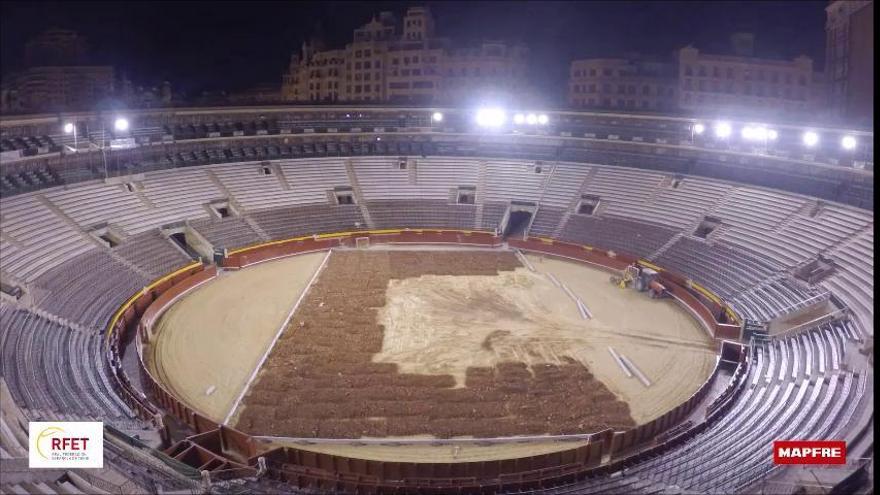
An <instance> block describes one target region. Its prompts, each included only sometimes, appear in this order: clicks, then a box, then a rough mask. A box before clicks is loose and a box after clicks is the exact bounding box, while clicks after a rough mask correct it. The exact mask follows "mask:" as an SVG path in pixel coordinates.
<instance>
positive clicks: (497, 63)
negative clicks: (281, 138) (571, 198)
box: [281, 7, 529, 103]
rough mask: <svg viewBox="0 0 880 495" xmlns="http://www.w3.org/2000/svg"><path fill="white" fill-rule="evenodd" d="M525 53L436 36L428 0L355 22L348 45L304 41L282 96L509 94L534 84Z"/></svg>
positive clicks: (422, 99)
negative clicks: (459, 43)
mask: <svg viewBox="0 0 880 495" xmlns="http://www.w3.org/2000/svg"><path fill="white" fill-rule="evenodd" d="M527 55H528V51H527V49H526V48H525V47H524V46H521V45H510V44H507V43H504V42H497V41H493V42H484V43H482V44H480V45H479V46H477V47H468V48H457V47H454V46H453V44H452V43H451V42H450V40H448V39H446V38H440V37H437V36H436V35H435V32H434V19H433V17H432V16H431V12H430V11H429V10H428V9H427V8H426V7H411V8H409V9H408V10H407V11H406V14H405V15H404V17H403V19H402V20H401V22H398V21H397V18H396V17H395V16H394V14H393V13H391V12H382V13H381V14H379V16H378V17H374V18H373V19H372V20H371V21H370V22H369V23H367V24H365V25H363V26H362V27H360V28H358V29H356V30H355V31H354V34H353V41H352V42H351V43H349V44H347V45H346V46H345V48H342V49H332V50H329V49H326V48H325V47H324V46H323V44H322V43H321V41H320V40H319V39H312V40H311V41H309V42H307V43H304V44H303V46H302V49H301V50H300V52H299V53H298V54H294V55H293V56H291V60H290V65H289V66H288V70H287V73H286V74H284V75H283V78H282V80H283V82H282V88H281V95H282V98H283V100H284V101H291V102H334V101H352V102H355V101H365V102H380V101H381V102H401V103H448V102H454V101H461V98H467V97H475V98H483V99H487V98H491V99H494V100H502V101H503V100H510V99H513V98H515V97H520V96H522V95H523V94H525V93H527V92H528V91H529V89H528V88H529V86H528V83H527V71H526V63H527V61H526V57H527Z"/></svg>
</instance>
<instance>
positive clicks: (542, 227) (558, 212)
mask: <svg viewBox="0 0 880 495" xmlns="http://www.w3.org/2000/svg"><path fill="white" fill-rule="evenodd" d="M564 214H565V211H564V210H562V209H560V208H554V207H552V206H543V204H542V206H541V207H540V208H538V212H537V213H535V219H534V220H533V221H532V226H531V227H530V228H529V235H531V236H534V237H552V236H553V234H554V233H555V232H556V228H557V227H559V222H561V221H562V217H563V215H564Z"/></svg>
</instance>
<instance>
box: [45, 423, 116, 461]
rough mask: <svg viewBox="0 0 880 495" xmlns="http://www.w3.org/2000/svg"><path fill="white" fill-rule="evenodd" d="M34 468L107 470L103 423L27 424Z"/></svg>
mask: <svg viewBox="0 0 880 495" xmlns="http://www.w3.org/2000/svg"><path fill="white" fill-rule="evenodd" d="M28 433H29V442H30V445H29V449H28V466H29V467H31V468H67V467H73V468H102V467H104V423H101V422H100V421H82V422H74V421H68V422H64V421H62V422H51V423H49V422H32V423H29V424H28Z"/></svg>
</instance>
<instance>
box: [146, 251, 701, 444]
mask: <svg viewBox="0 0 880 495" xmlns="http://www.w3.org/2000/svg"><path fill="white" fill-rule="evenodd" d="M322 257H323V254H313V255H303V256H297V257H294V258H289V259H287V260H281V261H277V262H272V263H266V264H262V265H258V266H256V267H253V268H249V269H246V270H242V271H241V272H237V273H231V274H225V275H224V276H223V277H221V278H220V279H219V280H217V281H214V282H212V283H211V284H209V285H208V286H206V287H204V288H201V289H199V290H198V291H197V292H195V293H194V294H191V295H190V296H188V297H187V298H185V299H184V300H182V301H181V302H179V303H177V304H176V305H175V306H174V307H173V308H172V309H171V310H170V311H169V312H168V313H167V314H166V315H165V316H164V317H163V318H162V320H161V321H160V325H161V333H160V339H159V341H158V343H157V346H156V351H157V356H158V357H159V358H160V359H159V360H158V363H159V365H158V366H157V367H158V369H159V371H160V375H161V376H162V378H163V379H164V380H165V381H166V383H169V384H171V386H172V388H173V389H174V391H175V392H176V393H178V394H179V396H181V397H182V398H184V399H185V400H187V401H189V403H190V404H192V405H194V406H195V407H196V408H198V409H199V410H201V411H204V412H205V413H206V414H207V415H209V416H211V417H213V418H215V419H218V420H222V419H223V418H224V417H225V415H226V413H227V412H228V410H229V408H230V406H231V404H232V402H233V401H234V400H235V398H236V396H237V395H238V393H239V392H240V390H241V387H242V386H243V384H244V383H245V382H246V381H247V379H248V377H249V376H250V374H251V372H252V370H253V368H254V366H255V365H256V363H257V362H258V361H259V359H260V357H261V356H262V353H263V352H265V349H266V347H267V346H268V345H269V343H270V342H271V340H272V338H273V337H274V334H275V332H276V331H277V329H278V326H279V325H280V323H281V322H282V321H283V319H284V317H285V316H286V315H287V313H288V311H289V310H290V308H291V307H292V305H293V303H294V302H295V301H296V299H297V298H298V297H299V294H300V293H301V291H302V290H303V287H304V285H305V284H306V283H307V282H308V280H309V279H310V278H311V276H312V275H313V273H314V271H315V269H316V268H317V266H318V265H319V264H320V262H321V259H322ZM529 259H530V260H531V262H532V264H533V265H534V266H535V268H536V269H537V272H538V273H533V272H530V271H529V270H527V269H526V268H524V267H522V266H521V265H520V263H519V261H518V260H517V259H516V258H515V257H514V256H513V254H512V253H510V252H505V251H500V250H458V251H454V250H445V251H444V250H430V251H428V250H426V251H405V250H379V249H371V250H368V251H354V250H336V251H334V253H333V255H332V256H331V257H330V258H329V260H328V263H327V264H326V266H325V267H324V269H323V272H322V273H321V274H320V276H318V278H317V279H316V281H315V283H314V284H313V285H312V286H311V287H310V288H309V290H308V292H307V294H306V295H305V297H304V298H303V300H302V302H301V304H300V306H299V308H298V310H297V312H296V313H295V314H294V316H293V318H292V320H291V324H290V326H289V327H288V328H287V329H286V330H285V331H284V333H283V334H282V335H281V337H280V339H279V341H278V343H277V345H276V347H275V348H274V350H273V352H272V353H271V354H270V356H269V358H268V360H267V361H266V363H265V364H264V366H263V368H262V370H261V371H260V373H259V375H258V377H257V379H256V380H255V381H254V382H253V383H252V385H251V387H250V389H249V391H248V394H247V396H246V397H245V399H244V401H243V402H242V406H241V407H239V408H238V410H237V411H236V415H235V416H234V417H233V419H232V421H231V422H230V424H232V425H234V426H236V427H238V428H240V429H243V430H244V431H247V432H249V433H253V434H263V435H277V436H294V437H331V438H332V437H335V438H356V437H388V436H396V437H401V436H424V435H425V434H432V435H435V436H438V437H451V436H477V437H484V436H508V435H535V434H545V433H549V434H563V433H591V432H594V431H597V430H599V429H602V428H604V427H608V426H610V427H614V428H625V427H628V426H631V425H633V424H635V423H644V422H647V421H650V420H652V419H654V418H655V417H657V416H659V415H660V414H662V413H664V412H665V411H667V410H669V409H670V408H672V407H674V406H676V405H677V404H679V403H681V402H682V401H684V400H685V399H687V398H688V397H689V396H690V395H691V394H692V393H693V392H694V391H695V390H696V389H697V388H698V387H699V386H700V384H702V383H703V381H705V379H706V377H708V375H709V373H710V372H711V370H712V367H713V366H714V364H715V353H714V350H713V348H712V346H711V344H710V341H709V339H708V338H707V337H706V335H705V333H704V331H703V330H702V329H701V328H700V327H699V326H698V324H697V322H696V321H695V320H693V319H692V318H691V317H690V316H689V315H688V313H687V312H686V311H685V310H683V309H682V308H680V307H679V306H678V305H677V304H675V303H674V302H673V301H672V300H662V301H657V300H651V299H650V298H648V297H647V296H646V295H644V294H639V293H636V292H635V291H632V290H620V289H617V288H616V287H615V286H613V285H612V284H610V283H609V281H608V277H609V273H608V272H605V271H602V270H598V269H595V268H591V267H588V266H585V265H583V264H579V263H574V262H569V261H564V260H559V259H551V258H544V257H540V256H529ZM251 273H254V275H249V274H251ZM546 273H552V274H555V275H556V277H557V278H558V279H559V280H560V281H562V282H563V283H565V284H567V285H568V286H569V287H570V288H571V290H572V291H573V292H575V293H576V294H577V295H578V296H579V297H581V299H582V300H583V301H584V302H585V303H586V304H587V306H588V307H589V308H590V310H591V311H592V313H593V315H594V319H592V320H583V319H581V317H580V314H579V312H578V310H577V308H576V306H575V304H574V302H573V301H572V300H571V299H570V298H569V297H568V296H567V295H566V294H565V293H564V292H563V291H562V289H560V288H558V287H556V286H555V285H554V284H553V283H551V281H550V279H549V278H548V277H547V276H546ZM257 301H265V303H264V302H261V303H260V304H259V305H258V304H257V303H256V302H257ZM270 301H274V302H271V303H269V302H270ZM266 303H269V306H265V305H264V304H266ZM241 311H244V312H245V314H239V312H241ZM236 315H237V316H236ZM243 328H247V332H248V333H247V335H248V336H250V338H246V339H245V338H241V337H242V336H243V335H244V334H243V332H242V329H243ZM183 329H185V331H183ZM196 343H198V345H196ZM608 346H612V347H614V349H615V350H616V351H617V352H619V353H621V354H624V355H626V356H627V357H628V358H630V359H631V360H632V361H633V362H634V363H635V364H636V365H637V366H638V367H639V369H641V370H642V371H643V372H644V374H645V375H647V376H648V378H649V379H650V380H651V381H652V382H653V384H652V386H651V387H649V388H646V387H644V385H642V384H641V383H640V382H639V381H638V380H637V379H636V378H626V377H625V375H624V374H623V373H622V371H621V370H620V369H619V368H618V366H617V364H616V363H615V362H614V361H613V359H612V358H611V356H610V354H609V353H608V350H607V347H608ZM194 350H195V352H194ZM221 363H222V364H221ZM230 363H241V366H230ZM192 364H196V365H197V366H199V367H200V368H201V367H207V369H209V370H210V371H209V373H207V374H206V375H205V376H196V375H195V374H192V373H191V370H192V369H193V368H192V367H191V366H192ZM212 385H214V386H216V390H215V391H213V393H212V394H211V395H206V394H205V391H206V390H207V389H208V388H209V387H211V386H212ZM573 446H574V445H573V444H570V443H564V444H552V445H551V444H548V445H546V446H544V447H541V449H546V450H547V451H550V450H558V449H559V448H571V447H573ZM509 447H510V446H493V447H477V446H465V447H462V448H461V449H458V450H456V449H452V448H451V447H409V449H410V450H412V452H411V453H410V454H407V455H412V456H414V458H418V457H419V456H420V455H425V454H426V452H427V451H425V449H427V450H428V451H432V452H439V453H440V454H438V455H440V456H441V457H444V458H450V459H458V460H462V461H463V460H467V459H476V458H484V456H487V455H488V456H489V457H492V456H497V455H498V453H499V452H505V451H506V449H508V448H509ZM535 447H538V446H535ZM308 448H310V449H314V450H320V449H324V448H325V447H323V446H311V447H308ZM326 448H329V449H331V451H335V452H338V451H339V450H338V449H339V448H342V446H327V447H326ZM353 448H356V449H358V452H360V453H361V455H359V456H361V457H367V458H369V457H371V456H374V457H375V458H382V457H383V456H386V455H387V454H385V452H384V451H383V449H385V450H387V449H389V448H390V447H383V446H375V447H371V446H367V447H353ZM404 451H406V449H405V448H404ZM404 451H398V454H401V453H404ZM406 452H409V451H406ZM510 455H511V456H515V455H525V454H510Z"/></svg>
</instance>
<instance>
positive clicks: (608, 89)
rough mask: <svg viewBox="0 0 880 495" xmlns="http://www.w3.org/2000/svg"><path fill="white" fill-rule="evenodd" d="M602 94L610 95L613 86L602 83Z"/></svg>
mask: <svg viewBox="0 0 880 495" xmlns="http://www.w3.org/2000/svg"><path fill="white" fill-rule="evenodd" d="M602 92H603V93H610V92H611V84H609V83H602Z"/></svg>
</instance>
